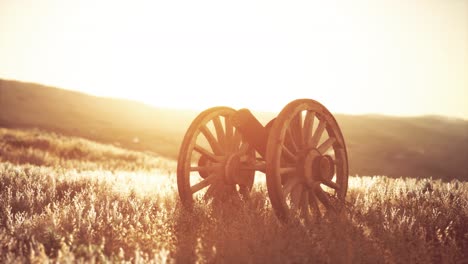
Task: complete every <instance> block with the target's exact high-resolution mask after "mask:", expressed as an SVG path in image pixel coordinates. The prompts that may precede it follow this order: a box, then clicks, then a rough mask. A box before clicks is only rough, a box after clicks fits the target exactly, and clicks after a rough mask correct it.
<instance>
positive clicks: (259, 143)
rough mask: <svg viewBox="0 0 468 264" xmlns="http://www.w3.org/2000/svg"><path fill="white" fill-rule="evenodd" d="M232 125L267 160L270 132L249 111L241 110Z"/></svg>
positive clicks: (233, 118)
mask: <svg viewBox="0 0 468 264" xmlns="http://www.w3.org/2000/svg"><path fill="white" fill-rule="evenodd" d="M232 123H233V124H234V126H235V127H236V128H237V129H239V131H240V132H241V134H242V136H243V138H244V140H246V141H247V142H248V143H249V145H251V146H252V147H254V149H255V150H256V151H257V152H258V153H259V154H260V155H261V156H262V157H263V158H265V154H266V145H267V140H268V130H267V129H266V128H265V127H264V126H263V125H262V124H261V123H260V122H259V121H258V119H257V118H256V117H255V116H254V115H253V114H252V112H250V110H249V109H245V108H243V109H240V110H238V111H237V112H236V113H235V114H234V115H233V116H232Z"/></svg>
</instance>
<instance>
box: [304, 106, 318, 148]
mask: <svg viewBox="0 0 468 264" xmlns="http://www.w3.org/2000/svg"><path fill="white" fill-rule="evenodd" d="M314 119H315V112H312V111H307V113H306V116H305V118H304V143H307V144H308V142H309V140H310V138H311V137H312V128H313V127H314Z"/></svg>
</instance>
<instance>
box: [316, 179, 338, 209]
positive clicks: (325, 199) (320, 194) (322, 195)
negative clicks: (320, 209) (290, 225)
mask: <svg viewBox="0 0 468 264" xmlns="http://www.w3.org/2000/svg"><path fill="white" fill-rule="evenodd" d="M314 193H315V195H316V197H317V198H318V200H319V201H320V202H321V203H322V204H323V205H324V206H325V207H326V208H327V209H328V210H329V211H331V212H334V213H335V212H336V208H335V206H334V205H333V204H332V203H331V201H330V198H329V196H328V194H327V193H326V192H325V191H324V190H323V189H322V188H321V187H320V184H317V185H316V186H315V188H314Z"/></svg>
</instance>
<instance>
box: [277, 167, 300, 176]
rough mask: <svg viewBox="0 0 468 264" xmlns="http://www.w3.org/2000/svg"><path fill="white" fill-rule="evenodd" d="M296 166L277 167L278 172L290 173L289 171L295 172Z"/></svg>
mask: <svg viewBox="0 0 468 264" xmlns="http://www.w3.org/2000/svg"><path fill="white" fill-rule="evenodd" d="M296 170H297V169H296V167H286V168H280V169H279V172H280V174H281V175H282V174H287V173H291V172H296ZM296 178H299V177H296Z"/></svg>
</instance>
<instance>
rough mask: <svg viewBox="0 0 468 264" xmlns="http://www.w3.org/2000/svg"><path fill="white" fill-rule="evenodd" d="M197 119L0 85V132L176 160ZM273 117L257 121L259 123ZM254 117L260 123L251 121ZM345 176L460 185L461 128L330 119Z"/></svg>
mask: <svg viewBox="0 0 468 264" xmlns="http://www.w3.org/2000/svg"><path fill="white" fill-rule="evenodd" d="M197 114H198V113H197V112H190V111H181V110H170V109H159V108H153V107H150V106H147V105H145V104H142V103H137V102H133V101H128V100H121V99H110V98H100V97H94V96H89V95H86V94H82V93H77V92H72V91H68V90H62V89H57V88H53V87H47V86H43V85H39V84H32V83H23V82H17V81H9V80H0V127H13V128H32V127H36V128H40V129H46V130H51V131H55V132H60V133H63V134H66V135H72V136H80V137H84V138H88V139H92V140H97V141H101V142H104V143H111V144H114V145H120V146H123V147H126V148H129V149H135V150H142V151H151V152H155V153H158V154H161V155H163V156H166V157H169V158H176V157H177V154H178V149H179V144H180V142H181V140H182V138H183V135H184V133H185V130H186V129H187V127H188V126H189V125H190V122H191V121H192V119H193V118H194V117H195V116H196V115H197ZM276 114H277V113H275V114H268V113H262V114H261V117H262V120H263V121H265V120H269V119H271V118H272V117H274V116H275V115H276ZM256 115H260V114H259V113H256ZM336 118H337V120H338V122H339V124H340V126H341V128H342V130H343V133H344V136H345V140H346V142H347V146H348V152H349V159H350V174H351V175H355V174H358V175H387V176H391V177H400V176H403V177H434V178H442V179H446V180H449V179H454V178H458V179H461V180H465V181H467V180H468V121H466V120H460V119H448V118H443V117H434V116H430V117H412V118H401V117H387V116H378V115H365V116H351V115H336Z"/></svg>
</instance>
